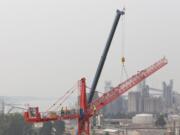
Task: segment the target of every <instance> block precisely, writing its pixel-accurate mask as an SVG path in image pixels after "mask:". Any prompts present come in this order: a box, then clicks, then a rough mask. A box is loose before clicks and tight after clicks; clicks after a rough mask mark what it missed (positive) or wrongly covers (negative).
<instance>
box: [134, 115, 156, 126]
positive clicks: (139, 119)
mask: <svg viewBox="0 0 180 135" xmlns="http://www.w3.org/2000/svg"><path fill="white" fill-rule="evenodd" d="M132 122H133V123H134V124H151V123H153V115H152V114H137V115H136V116H134V117H133V118H132Z"/></svg>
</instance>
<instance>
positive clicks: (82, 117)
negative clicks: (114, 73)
mask: <svg viewBox="0 0 180 135" xmlns="http://www.w3.org/2000/svg"><path fill="white" fill-rule="evenodd" d="M166 64H167V59H166V58H163V59H161V60H159V61H158V62H156V63H154V64H153V65H151V66H150V67H148V68H146V69H144V70H141V71H139V72H138V73H137V74H135V75H133V76H132V77H131V78H129V79H127V80H126V81H124V82H122V83H121V84H119V85H118V86H117V87H114V88H113V89H112V90H110V91H109V92H107V93H104V94H103V95H102V96H101V97H99V98H97V99H96V100H94V101H92V102H91V103H90V104H87V99H86V81H85V78H82V79H81V80H80V108H81V109H80V112H79V113H74V114H65V115H57V114H55V115H52V114H49V115H47V116H42V115H41V113H40V112H39V109H38V107H35V108H32V107H30V108H29V109H28V111H27V112H25V113H24V118H25V120H26V121H27V122H46V121H55V120H71V119H78V135H82V133H85V134H86V135H89V134H90V133H89V119H90V118H91V117H92V116H94V115H95V113H96V112H98V111H99V110H100V109H102V108H103V107H104V106H106V105H107V104H109V103H111V102H112V101H114V100H115V99H116V98H118V97H119V96H120V95H122V94H123V93H125V92H126V91H128V90H129V89H130V88H132V87H133V86H135V85H136V84H138V83H139V82H141V81H142V80H144V79H145V78H147V77H149V76H150V75H151V74H153V73H154V72H156V71H158V70H159V69H160V68H162V67H163V66H165V65H166Z"/></svg>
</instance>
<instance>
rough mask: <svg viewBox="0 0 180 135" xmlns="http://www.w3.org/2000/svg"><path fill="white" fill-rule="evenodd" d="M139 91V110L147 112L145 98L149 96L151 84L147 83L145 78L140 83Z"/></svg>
mask: <svg viewBox="0 0 180 135" xmlns="http://www.w3.org/2000/svg"><path fill="white" fill-rule="evenodd" d="M137 91H138V92H140V97H139V104H138V105H139V112H145V100H146V99H147V98H149V86H148V85H146V81H145V80H144V81H142V82H141V83H139V84H138V86H137Z"/></svg>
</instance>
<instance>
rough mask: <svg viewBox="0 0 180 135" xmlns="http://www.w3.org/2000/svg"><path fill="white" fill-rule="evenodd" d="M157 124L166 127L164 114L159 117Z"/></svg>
mask: <svg viewBox="0 0 180 135" xmlns="http://www.w3.org/2000/svg"><path fill="white" fill-rule="evenodd" d="M155 125H156V126H158V127H164V126H165V125H166V121H165V119H164V115H160V116H158V117H157V120H156V122H155Z"/></svg>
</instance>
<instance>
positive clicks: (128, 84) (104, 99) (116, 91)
mask: <svg viewBox="0 0 180 135" xmlns="http://www.w3.org/2000/svg"><path fill="white" fill-rule="evenodd" d="M167 62H168V61H167V59H166V58H163V59H161V60H159V61H158V62H156V63H154V64H153V65H151V66H150V67H148V68H146V69H144V70H142V71H140V72H138V73H137V74H136V75H133V76H132V77H131V78H129V79H128V80H126V81H124V82H123V83H121V84H120V85H118V86H117V87H115V88H113V89H112V90H110V91H109V92H107V93H104V94H103V95H102V96H101V97H100V98H98V99H96V100H95V101H93V102H92V104H91V106H90V110H89V113H90V114H93V112H94V111H93V108H94V107H96V110H97V111H99V110H100V109H101V108H103V107H104V106H105V105H107V104H109V103H110V102H112V101H113V100H115V99H116V98H118V97H119V96H120V95H122V94H123V93H125V92H126V91H128V90H129V89H130V88H132V87H133V86H135V85H136V84H138V83H139V82H141V81H142V80H144V79H145V78H147V77H149V76H150V75H151V74H153V73H154V72H156V71H157V70H159V69H160V68H162V67H163V66H164V65H166V64H167Z"/></svg>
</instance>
